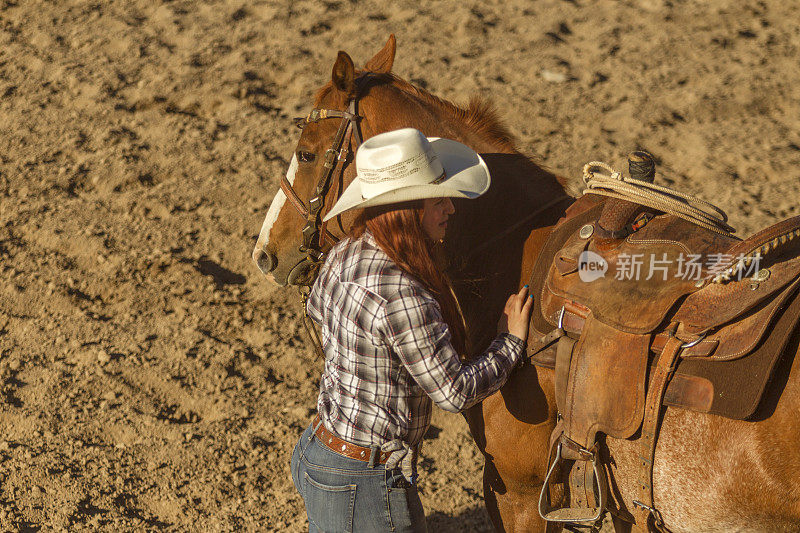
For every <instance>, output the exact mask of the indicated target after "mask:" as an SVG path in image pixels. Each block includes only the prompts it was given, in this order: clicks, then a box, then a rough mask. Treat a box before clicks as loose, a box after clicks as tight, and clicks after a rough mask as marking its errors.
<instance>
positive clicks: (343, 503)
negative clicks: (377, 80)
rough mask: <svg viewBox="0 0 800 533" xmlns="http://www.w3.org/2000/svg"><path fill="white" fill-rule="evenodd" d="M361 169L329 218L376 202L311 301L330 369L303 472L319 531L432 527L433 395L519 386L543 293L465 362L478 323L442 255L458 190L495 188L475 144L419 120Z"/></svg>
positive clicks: (368, 156) (305, 447) (513, 302)
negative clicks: (438, 134)
mask: <svg viewBox="0 0 800 533" xmlns="http://www.w3.org/2000/svg"><path fill="white" fill-rule="evenodd" d="M356 169H357V177H356V179H355V180H354V181H353V183H352V184H351V185H350V186H349V187H348V188H347V189H346V190H345V192H344V193H343V194H342V196H341V198H340V199H339V201H338V202H337V203H336V205H334V207H333V208H332V209H331V211H330V212H329V213H328V215H327V216H326V217H325V220H328V219H330V218H333V217H335V216H337V215H339V214H341V213H342V212H344V211H347V210H349V209H353V208H361V209H363V211H362V212H361V213H360V214H359V215H358V216H357V218H356V220H355V222H354V223H353V225H352V227H351V230H350V235H349V238H347V239H344V240H343V241H342V242H340V243H338V244H337V245H336V246H334V247H333V249H332V250H331V251H330V252H329V254H328V257H327V259H326V261H325V264H324V265H323V267H322V268H321V270H320V274H319V277H318V278H317V281H316V282H315V284H314V286H313V288H312V290H311V294H310V295H309V299H308V312H309V315H310V316H311V318H312V319H313V320H314V321H315V322H317V323H318V324H320V326H321V329H322V343H323V347H324V350H325V367H324V370H323V374H322V380H321V382H320V394H319V399H318V402H317V410H318V415H317V417H316V418H315V419H314V421H313V422H312V424H311V425H310V426H309V427H308V428H307V429H306V431H305V432H304V433H303V435H302V436H301V438H300V441H299V442H298V443H297V445H296V446H295V449H294V454H293V455H292V478H293V480H294V483H295V486H296V487H297V490H298V491H299V492H300V494H301V495H302V496H303V499H304V501H305V506H306V512H307V514H308V521H309V529H310V530H311V531H357V532H360V531H425V530H426V528H425V515H424V513H423V510H422V504H421V502H420V499H419V495H418V493H417V490H416V486H415V483H414V482H415V476H416V474H415V472H416V470H415V465H416V457H417V452H418V449H419V445H420V444H421V442H422V436H423V435H424V433H425V431H426V430H427V429H428V426H429V425H430V417H431V402H433V403H435V404H436V405H438V406H439V407H441V408H442V409H445V410H447V411H451V412H461V411H463V410H465V409H467V408H469V407H471V406H473V405H475V404H476V403H478V402H480V401H481V400H483V399H484V398H486V397H487V396H489V395H490V394H492V393H493V392H495V391H496V390H497V389H499V388H500V387H501V386H502V385H503V383H505V381H506V380H507V379H508V376H509V373H510V372H511V370H512V368H513V367H514V366H515V365H516V363H517V362H518V361H519V360H520V358H521V356H522V353H523V351H524V349H525V338H526V337H527V334H528V318H529V316H530V309H531V302H532V297H527V286H526V287H523V288H522V290H521V291H520V292H519V293H518V294H512V295H511V296H510V297H509V299H508V302H507V303H506V307H505V311H504V319H505V323H506V324H507V330H508V331H507V332H505V333H501V334H500V335H499V336H498V337H497V338H496V339H495V340H494V342H493V343H492V344H491V346H489V348H488V350H487V351H486V352H485V353H484V354H483V355H481V356H480V357H478V358H476V359H474V360H472V361H470V362H469V363H463V362H462V361H461V359H460V357H459V354H464V353H465V348H464V344H465V338H466V332H465V326H464V323H463V320H462V319H461V315H460V312H459V308H458V304H457V302H456V300H455V297H454V295H453V292H452V290H451V286H450V282H449V280H448V279H447V276H446V275H445V274H444V272H442V271H441V270H440V269H438V268H437V267H436V265H435V263H434V261H433V259H432V254H431V253H432V249H433V245H434V243H435V242H437V241H440V240H441V239H443V238H444V236H445V231H446V228H447V220H448V217H449V216H450V215H451V214H453V212H454V207H453V203H452V201H451V198H452V197H459V198H476V197H478V196H480V195H481V194H483V193H484V192H486V190H487V189H488V188H489V183H490V178H489V171H488V169H487V168H486V165H485V163H484V162H483V160H482V159H481V158H480V157H479V156H478V154H476V153H475V152H474V151H472V150H471V149H469V148H468V147H466V146H464V145H463V144H460V143H457V142H455V141H451V140H448V139H435V138H432V139H427V138H426V137H425V136H424V135H422V133H420V132H419V131H417V130H414V129H410V128H408V129H403V130H397V131H393V132H388V133H384V134H381V135H376V136H375V137H372V138H371V139H369V140H367V141H366V142H364V143H363V144H362V145H361V147H360V148H359V150H358V153H357V154H356ZM398 466H399V468H398Z"/></svg>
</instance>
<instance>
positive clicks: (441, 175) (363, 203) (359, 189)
mask: <svg viewBox="0 0 800 533" xmlns="http://www.w3.org/2000/svg"><path fill="white" fill-rule="evenodd" d="M490 184H491V178H490V177H489V169H488V168H487V167H486V163H484V161H483V159H481V156H479V155H478V154H477V153H475V151H474V150H472V149H471V148H469V147H468V146H464V145H463V144H461V143H459V142H456V141H451V140H450V139H441V138H438V137H430V138H428V137H425V135H423V134H422V132H420V131H419V130H415V129H413V128H404V129H401V130H395V131H389V132H386V133H381V134H380V135H376V136H374V137H371V138H369V139H367V140H366V141H364V143H363V144H362V145H361V146H360V147H359V148H358V151H357V152H356V178H355V179H354V180H353V182H352V183H351V184H350V185H349V186H348V187H347V189H345V191H344V192H343V193H342V196H341V197H340V198H339V201H337V202H336V204H335V205H334V206H333V208H331V210H330V211H329V212H328V214H327V215H325V218H324V220H330V219H331V218H333V217H335V216H336V215H339V214H341V213H342V212H344V211H347V210H348V209H353V208H354V207H359V208H363V207H370V206H373V205H385V204H393V203H395V202H407V201H409V200H419V199H422V198H441V197H444V196H450V197H453V198H477V197H478V196H480V195H482V194H483V193H485V192H486V191H487V190H488V189H489V185H490Z"/></svg>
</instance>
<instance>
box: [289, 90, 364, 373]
mask: <svg viewBox="0 0 800 533" xmlns="http://www.w3.org/2000/svg"><path fill="white" fill-rule="evenodd" d="M329 118H341V119H342V120H341V122H339V129H338V130H337V131H336V135H335V136H334V138H333V143H332V145H331V147H330V148H328V149H327V150H326V151H325V160H324V163H323V169H324V170H323V172H322V177H320V179H319V181H318V182H317V186H316V187H315V188H314V194H313V196H312V197H311V198H310V199H309V200H308V206H306V204H305V203H304V202H303V200H302V199H300V195H298V194H297V191H295V190H294V187H292V184H291V183H289V180H288V178H286V177H284V178H283V179H282V180H281V190H282V191H283V193H284V194H285V195H286V198H288V199H289V202H291V204H292V205H293V206H294V208H295V209H296V210H297V212H298V213H300V216H302V217H303V218H305V219H306V224H305V226H303V230H302V235H303V243H302V244H301V245H300V248H299V250H300V253H302V254H305V257H303V258H302V259H301V260H300V261H298V263H297V264H296V265H295V266H294V267H293V268H292V270H291V271H290V272H289V277H291V276H292V272H295V271H298V270H302V266H303V263H309V265H308V268H309V271H311V270H312V269H313V270H316V269H317V268H319V265H320V264H321V263H322V261H323V260H324V258H325V253H326V252H324V251H323V250H322V247H323V246H324V245H325V239H326V237H327V238H328V239H329V240H330V241H331V242H332V243H335V242H337V241H338V240H339V238H338V237H336V236H335V235H333V234H332V233H331V232H330V231H328V228H327V223H325V222H322V209H323V208H324V207H325V198H326V197H327V196H328V193H329V192H330V190H331V185H332V183H331V182H332V178H333V174H334V171H335V170H336V167H337V166H339V176H338V179H337V180H336V181H335V186H336V187H337V189H338V188H339V183H340V182H342V180H343V176H344V171H345V169H346V168H347V165H349V164H350V163H351V162H352V161H353V159H354V157H353V156H354V154H355V151H356V150H357V149H358V147H359V146H360V145H361V142H362V139H363V137H362V135H361V126H360V125H359V120H361V118H362V117H360V116H359V115H358V109H357V99H356V98H353V99H352V100H350V103H349V104H348V106H347V111H339V110H338V109H319V108H314V109H312V110H311V112H310V113H309V114H308V116H306V117H301V118H296V119H294V123H295V125H296V126H297V127H298V128H301V129H302V128H304V127H305V126H306V125H308V124H311V123H317V122H319V121H320V120H325V119H329ZM345 139H346V141H345ZM353 144H355V147H353V146H352V145H353ZM339 163H341V165H340V164H339ZM342 185H343V182H342ZM342 192H343V191H341V190H337V191H336V197H337V198H338V196H340V195H341V194H342ZM315 274H316V273H315ZM314 277H316V276H314ZM303 281H304V282H305V283H304V284H298V289H299V290H300V305H301V307H302V310H303V317H302V322H303V326H304V327H305V329H306V332H307V333H308V336H309V338H310V340H311V344H312V346H313V347H314V351H315V352H316V354H317V356H318V357H321V358H323V359H324V358H325V354H324V351H323V348H322V341H321V339H320V337H319V333H318V332H317V329H316V328H315V327H314V324H313V322H312V321H311V318H310V317H309V316H308V308H307V302H308V294H309V287H310V286H311V285H312V284H313V282H314V280H313V279H311V276H308V275H306V276H305V279H304V280H303Z"/></svg>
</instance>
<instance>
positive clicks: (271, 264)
mask: <svg viewBox="0 0 800 533" xmlns="http://www.w3.org/2000/svg"><path fill="white" fill-rule="evenodd" d="M253 261H255V262H256V265H257V266H258V269H259V270H260V271H261V272H263V273H264V274H269V273H270V272H272V271H273V270H275V267H276V266H278V259H277V258H276V257H275V256H274V255H272V254H271V253H269V252H267V251H265V250H262V249H261V248H259V247H256V249H255V250H253Z"/></svg>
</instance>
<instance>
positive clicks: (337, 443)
mask: <svg viewBox="0 0 800 533" xmlns="http://www.w3.org/2000/svg"><path fill="white" fill-rule="evenodd" d="M314 427H316V428H317V429H316V431H314V436H316V437H317V438H318V439H319V441H320V442H321V443H322V444H324V445H325V446H326V447H327V448H329V449H330V450H331V451H333V452H336V453H338V454H339V455H343V456H345V457H349V458H350V459H356V460H358V461H367V462H368V461H369V460H370V457H371V455H372V450H376V453H377V458H376V459H375V464H384V463H385V462H386V461H387V460H388V459H389V456H390V455H392V452H381V451H380V448H378V447H375V448H366V447H364V446H358V445H356V444H352V443H350V442H347V441H345V440H342V439H340V438H339V437H337V436H336V435H334V434H333V433H331V432H330V431H328V430H327V429H325V425H324V424H320V418H319V415H317V416H316V417H314Z"/></svg>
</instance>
